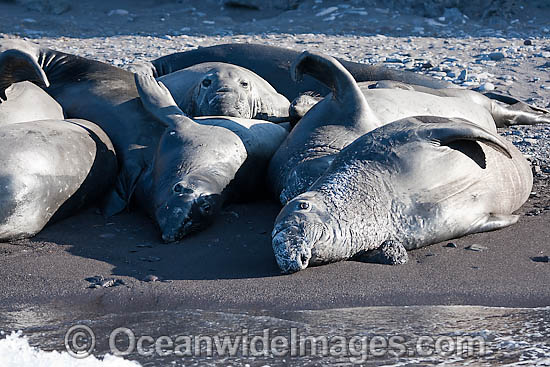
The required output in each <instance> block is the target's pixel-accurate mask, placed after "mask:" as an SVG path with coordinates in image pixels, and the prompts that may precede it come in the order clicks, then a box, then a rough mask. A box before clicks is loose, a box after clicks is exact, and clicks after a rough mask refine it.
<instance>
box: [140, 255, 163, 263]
mask: <svg viewBox="0 0 550 367" xmlns="http://www.w3.org/2000/svg"><path fill="white" fill-rule="evenodd" d="M139 259H140V260H141V261H146V262H150V263H153V262H157V261H160V260H161V258H160V257H157V256H147V257H140V258H139Z"/></svg>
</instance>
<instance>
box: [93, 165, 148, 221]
mask: <svg viewBox="0 0 550 367" xmlns="http://www.w3.org/2000/svg"><path fill="white" fill-rule="evenodd" d="M128 168H132V169H128ZM142 172H143V170H142V169H140V168H139V167H137V166H135V167H125V168H124V169H122V171H121V172H120V173H119V175H118V177H117V179H116V183H115V187H113V188H112V190H111V191H110V192H109V194H107V197H106V198H105V200H104V202H103V205H102V208H101V212H102V213H103V216H105V217H112V216H113V215H115V214H118V213H120V212H122V211H123V210H124V209H126V208H127V207H128V205H129V204H130V201H131V200H132V195H133V194H134V191H135V190H136V187H137V183H138V180H139V178H140V176H141V173H142Z"/></svg>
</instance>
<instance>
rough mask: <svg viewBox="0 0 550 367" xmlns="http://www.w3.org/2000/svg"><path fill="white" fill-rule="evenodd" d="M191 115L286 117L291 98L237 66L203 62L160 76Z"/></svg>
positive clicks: (178, 102) (279, 119) (256, 117)
mask: <svg viewBox="0 0 550 367" xmlns="http://www.w3.org/2000/svg"><path fill="white" fill-rule="evenodd" d="M159 81H161V82H162V83H163V84H164V85H166V87H168V89H169V90H170V92H171V94H172V96H173V97H174V98H175V100H176V103H177V105H178V106H179V107H180V108H181V110H182V111H183V112H184V113H185V114H187V115H188V116H191V117H197V116H230V117H241V118H247V119H260V120H266V121H271V122H283V121H288V119H289V118H288V111H289V106H290V102H289V101H288V99H287V98H286V97H285V96H283V95H281V94H279V93H277V91H276V90H275V89H274V88H273V87H272V86H271V85H270V84H269V83H268V82H266V81H265V80H264V79H262V78H260V77H259V76H258V75H256V74H255V73H253V72H252V71H250V70H247V69H245V68H242V67H240V66H236V65H231V64H225V63H221V62H210V63H203V64H198V65H194V66H191V67H188V68H186V69H183V70H179V71H176V72H174V73H171V74H168V75H165V76H163V77H160V78H159Z"/></svg>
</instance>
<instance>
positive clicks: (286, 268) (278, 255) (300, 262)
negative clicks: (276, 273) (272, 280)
mask: <svg viewBox="0 0 550 367" xmlns="http://www.w3.org/2000/svg"><path fill="white" fill-rule="evenodd" d="M272 238H273V240H272V245H273V250H274V252H275V259H276V260H277V264H278V265H279V268H280V269H281V271H282V272H283V273H285V274H290V273H295V272H297V271H300V270H303V269H305V268H307V267H308V265H309V260H310V259H311V248H309V246H307V245H306V243H305V242H304V241H303V240H301V238H300V236H299V228H298V227H295V226H290V227H286V228H281V226H276V227H275V229H274V230H273V233H272Z"/></svg>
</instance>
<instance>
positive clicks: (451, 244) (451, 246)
mask: <svg viewBox="0 0 550 367" xmlns="http://www.w3.org/2000/svg"><path fill="white" fill-rule="evenodd" d="M445 247H450V248H456V243H454V242H449V243H448V244H446V245H445Z"/></svg>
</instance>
